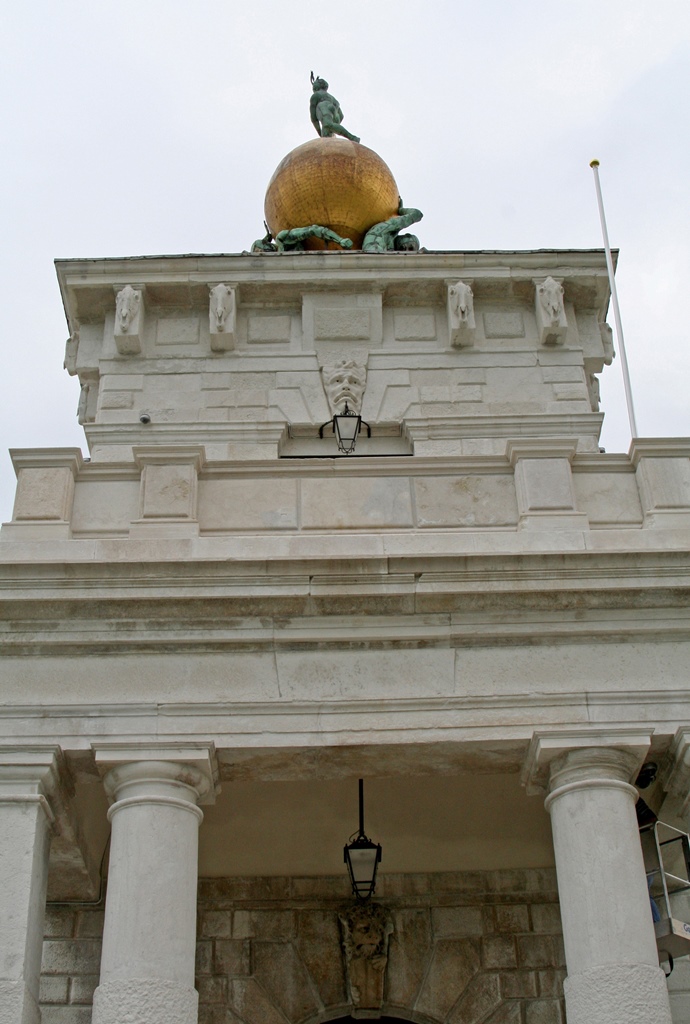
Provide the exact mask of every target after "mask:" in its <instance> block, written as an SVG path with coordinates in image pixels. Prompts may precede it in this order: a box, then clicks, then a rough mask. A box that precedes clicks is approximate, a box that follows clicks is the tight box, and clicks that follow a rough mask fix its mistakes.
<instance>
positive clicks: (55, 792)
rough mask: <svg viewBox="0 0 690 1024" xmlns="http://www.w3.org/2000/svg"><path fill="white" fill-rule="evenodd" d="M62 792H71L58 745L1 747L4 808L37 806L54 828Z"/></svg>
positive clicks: (0, 791) (0, 792) (0, 780)
mask: <svg viewBox="0 0 690 1024" xmlns="http://www.w3.org/2000/svg"><path fill="white" fill-rule="evenodd" d="M61 788H67V789H68V790H70V789H71V786H70V785H69V782H68V781H67V776H66V775H65V772H64V768H63V765H62V751H61V750H60V747H58V746H56V745H55V744H30V745H21V746H20V745H19V744H17V745H14V744H0V804H10V803H37V804H39V805H40V806H41V807H42V809H43V811H44V813H45V815H46V818H47V819H48V821H49V822H50V824H51V825H54V824H55V819H56V815H57V813H58V810H59V806H58V805H59V804H60V803H61V801H60V790H61Z"/></svg>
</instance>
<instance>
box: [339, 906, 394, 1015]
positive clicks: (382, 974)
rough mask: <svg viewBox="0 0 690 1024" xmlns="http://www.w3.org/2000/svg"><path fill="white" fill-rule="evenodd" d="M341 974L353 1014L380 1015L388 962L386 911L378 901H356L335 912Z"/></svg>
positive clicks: (389, 928) (389, 923)
mask: <svg viewBox="0 0 690 1024" xmlns="http://www.w3.org/2000/svg"><path fill="white" fill-rule="evenodd" d="M339 917H340V924H341V928H342V936H343V953H344V956H345V976H346V978H347V986H348V990H349V996H350V1002H351V1003H352V1006H353V1009H354V1014H353V1015H354V1016H355V1017H375V1016H380V1012H381V1009H382V1007H383V995H384V991H385V980H386V968H387V966H388V939H389V936H390V934H391V932H392V931H393V923H392V921H391V918H390V914H389V913H388V911H387V910H386V908H385V907H383V906H382V905H381V904H380V903H371V902H365V903H362V902H360V903H356V904H354V906H352V907H349V908H348V909H347V910H344V911H341V913H340V914H339Z"/></svg>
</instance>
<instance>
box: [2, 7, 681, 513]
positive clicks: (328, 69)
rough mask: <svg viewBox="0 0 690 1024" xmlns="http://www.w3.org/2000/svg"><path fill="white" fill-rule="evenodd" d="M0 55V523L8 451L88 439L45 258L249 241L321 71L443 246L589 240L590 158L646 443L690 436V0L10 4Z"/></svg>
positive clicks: (594, 226)
mask: <svg viewBox="0 0 690 1024" xmlns="http://www.w3.org/2000/svg"><path fill="white" fill-rule="evenodd" d="M0 47H1V50H0V56H1V60H0V77H1V78H2V95H3V99H4V103H3V107H4V113H3V114H2V124H1V125H0V129H1V130H0V140H1V143H2V161H1V168H0V182H1V185H2V191H1V194H2V199H3V205H4V209H3V211H2V220H1V222H0V223H1V224H2V229H3V234H4V244H3V245H2V248H1V251H0V260H1V261H2V267H1V273H0V283H1V287H2V304H1V305H0V316H1V318H2V319H1V323H2V353H3V362H2V366H3V385H4V386H3V388H2V394H3V399H2V406H1V408H0V519H2V520H5V519H8V518H10V516H11V509H12V497H13V492H14V473H13V470H12V467H11V463H10V461H9V458H8V457H7V455H6V449H7V448H10V447H12V448H31V447H58V446H70V447H72V446H81V447H82V448H84V449H85V448H86V446H85V442H84V437H83V432H82V430H81V428H80V427H79V426H78V424H77V421H76V406H77V400H78V392H79V385H78V382H77V380H76V378H70V377H68V376H67V374H66V373H65V371H64V370H63V369H62V359H63V354H64V343H65V338H66V336H67V332H66V326H65V319H64V314H63V310H62V306H61V301H60V295H59V291H58V287H57V282H56V278H55V271H54V268H53V263H52V261H53V259H55V258H56V257H99V256H136V255H143V254H154V253H191V252H194V253H215V252H238V251H241V250H242V249H245V248H248V247H249V245H250V243H251V242H252V240H253V239H254V238H257V237H258V236H259V235H261V234H262V233H263V228H262V220H263V197H264V192H265V189H266V185H267V183H268V180H269V178H270V176H271V174H272V173H273V170H274V169H275V167H276V165H277V164H278V162H279V161H280V159H281V158H282V157H283V156H284V155H285V154H286V153H287V152H288V151H289V150H291V149H293V148H294V147H295V146H297V145H299V144H300V143H302V142H305V141H307V140H309V139H310V138H313V137H315V135H314V133H313V129H312V127H311V124H310V122H309V96H310V92H311V88H310V85H309V72H310V70H312V69H313V70H314V72H316V73H317V74H320V75H322V76H323V77H325V78H327V79H328V81H329V82H330V86H331V92H332V93H334V95H335V96H337V97H338V99H339V100H340V102H341V105H342V106H343V109H344V111H345V124H346V125H347V127H348V128H349V129H350V130H351V131H353V132H354V133H356V134H357V135H361V137H362V142H363V143H364V144H365V145H367V146H369V147H371V148H372V149H375V150H376V151H377V152H378V153H379V154H380V155H381V156H382V157H383V158H384V160H385V161H386V162H387V163H388V164H389V166H390V167H391V169H392V171H393V173H394V175H395V177H396V180H397V182H398V185H399V187H400V191H401V194H402V196H403V199H404V201H405V203H406V204H407V205H410V206H417V207H419V208H420V209H422V210H423V211H424V220H423V222H422V223H421V224H420V225H418V227H417V228H416V229H415V230H416V231H417V232H418V234H419V236H420V239H421V242H422V245H424V246H426V247H427V248H429V249H537V248H564V249H567V248H597V247H600V246H601V244H602V241H601V230H600V226H599V218H598V212H597V207H596V198H595V192H594V182H593V175H592V171H591V170H590V168H589V161H590V160H591V159H592V158H593V157H598V159H599V160H600V161H601V169H600V173H601V182H602V187H603V192H604V201H605V204H606V213H607V218H608V226H609V234H610V236H611V243H612V245H614V246H615V247H618V248H620V250H621V255H620V261H619V269H618V274H617V280H618V290H619V297H620V302H621V309H622V317H623V327H624V330H625V340H626V347H627V351H628V360H629V363H630V372H631V377H632V386H633V393H634V397H635V403H636V411H637V421H638V429H639V433H640V435H641V436H643V437H651V436H688V435H689V434H690V422H689V421H690V416H689V408H690V400H689V398H688V390H689V387H690V332H689V330H688V309H689V306H688V301H687V298H686V296H687V292H688V282H690V230H689V229H690V202H689V200H688V196H689V194H690V132H689V126H690V100H689V97H690V4H689V3H688V2H687V0H654V2H647V0H552V2H551V3H550V4H548V3H544V0H540V2H534V0H519V2H515V0H482V3H476V2H472V3H468V2H466V0H426V2H425V3H421V2H420V0H342V2H335V0H331V2H326V3H323V2H322V3H320V4H316V3H306V2H303V0H243V2H242V3H238V2H235V0H185V2H182V0H116V2H111V0H59V2H56V0H32V2H31V3H28V2H24V0H5V3H4V4H3V34H2V41H1V42H0ZM609 321H610V322H612V316H610V317H609ZM601 392H602V406H603V408H604V410H605V412H606V419H605V425H604V435H603V443H604V445H605V446H606V448H607V450H608V451H627V449H628V446H629V440H630V434H629V428H628V421H627V415H626V412H625V405H624V400H623V397H622V384H621V378H620V360H616V362H615V364H614V366H613V367H611V368H608V369H605V371H604V374H603V375H602V382H601Z"/></svg>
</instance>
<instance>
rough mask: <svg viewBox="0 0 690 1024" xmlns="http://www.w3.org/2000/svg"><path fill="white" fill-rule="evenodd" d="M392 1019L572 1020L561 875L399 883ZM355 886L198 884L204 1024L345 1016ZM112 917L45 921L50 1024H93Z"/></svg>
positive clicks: (452, 1022)
mask: <svg viewBox="0 0 690 1024" xmlns="http://www.w3.org/2000/svg"><path fill="white" fill-rule="evenodd" d="M377 901H378V902H380V903H381V904H383V906H385V907H386V908H387V910H388V911H389V913H390V916H391V919H392V923H393V932H392V934H391V936H390V940H389V947H388V964H387V967H386V975H385V989H384V1005H383V1010H384V1012H385V1013H387V1014H389V1015H392V1016H395V1015H396V1013H398V1014H400V1016H401V1017H403V1019H406V1020H414V1021H419V1022H421V1024H427V1022H428V1024H563V1021H564V1020H565V1016H564V1012H563V1006H562V986H563V978H564V976H565V970H564V958H563V946H562V938H561V923H560V914H559V909H558V896H557V892H556V880H555V874H554V872H553V871H550V870H530V871H492V872H479V871H478V872H462V873H444V874H431V875H389V876H387V877H386V876H382V877H381V879H380V883H379V887H378V891H377ZM349 905H351V900H350V898H349V895H348V886H347V880H346V879H345V878H341V877H338V878H224V879H201V881H200V883H199V920H198V938H197V988H198V990H199V1004H200V1007H199V1024H316V1022H321V1021H324V1020H333V1019H334V1018H337V1017H339V1016H347V1015H348V1014H349V1013H350V1011H351V1010H352V1005H351V1003H350V1002H349V997H348V989H347V979H346V970H345V963H344V957H343V952H342V937H341V931H340V924H339V918H338V912H339V911H341V910H343V909H346V908H347V907H348V906H349ZM102 927H103V913H102V911H100V910H94V909H88V908H75V909H71V908H54V909H51V910H50V912H49V915H48V928H47V934H46V941H45V946H44V959H43V977H42V989H41V1005H42V1008H43V1024H90V1019H91V1007H90V1004H91V999H92V993H93V989H94V987H95V985H96V984H97V980H98V977H97V976H98V965H99V958H100V934H101V931H102Z"/></svg>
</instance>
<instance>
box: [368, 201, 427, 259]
mask: <svg viewBox="0 0 690 1024" xmlns="http://www.w3.org/2000/svg"><path fill="white" fill-rule="evenodd" d="M423 216H424V214H423V213H422V211H421V210H415V209H414V207H409V208H407V209H406V208H405V207H404V206H403V204H402V199H400V202H399V205H398V214H397V216H396V217H389V218H388V220H384V221H381V223H380V224H374V226H373V227H371V228H369V230H368V231H367V233H366V235H365V236H364V241H363V242H362V252H392V251H393V250H398V251H402V252H405V251H407V252H416V251H417V250H418V249H419V239H418V238H417V236H416V235H400V237H398V234H399V232H400V231H402V229H403V228H409V226H410V224H416V223H417V221H420V220H421V219H422V217H423Z"/></svg>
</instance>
